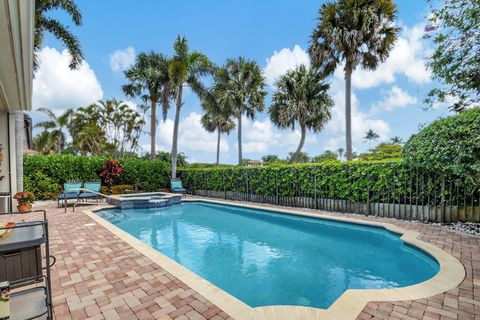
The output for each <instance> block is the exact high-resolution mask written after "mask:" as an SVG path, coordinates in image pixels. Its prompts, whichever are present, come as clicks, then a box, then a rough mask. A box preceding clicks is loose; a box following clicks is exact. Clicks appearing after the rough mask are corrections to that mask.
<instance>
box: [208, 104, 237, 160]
mask: <svg viewBox="0 0 480 320" xmlns="http://www.w3.org/2000/svg"><path fill="white" fill-rule="evenodd" d="M202 107H203V109H204V110H205V113H204V115H203V116H202V126H203V127H204V128H205V130H207V131H208V132H215V131H217V162H216V164H217V165H218V164H219V162H220V135H221V134H222V133H226V134H229V133H230V132H231V131H232V130H233V128H235V123H234V122H233V121H232V119H230V116H231V114H230V110H228V109H227V108H226V107H222V105H220V104H219V103H218V101H217V100H216V99H215V97H213V96H212V97H210V98H205V99H204V101H203V102H202ZM226 109H227V110H226Z"/></svg>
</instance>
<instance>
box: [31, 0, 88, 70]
mask: <svg viewBox="0 0 480 320" xmlns="http://www.w3.org/2000/svg"><path fill="white" fill-rule="evenodd" d="M59 9H61V10H63V11H65V13H67V15H69V16H70V18H71V19H72V21H73V23H74V24H75V26H77V27H78V26H80V25H82V14H81V13H80V10H79V9H78V7H77V5H76V4H75V2H74V1H73V0H35V30H34V40H33V46H34V51H35V56H34V59H33V68H34V70H37V69H38V67H39V61H38V57H37V52H38V51H39V50H40V48H41V47H42V44H43V40H44V39H45V33H46V32H50V33H52V34H53V36H54V37H55V38H57V39H58V40H59V41H60V42H61V43H62V44H63V45H64V46H65V47H66V48H67V50H68V53H69V54H70V59H71V60H70V65H69V67H70V69H76V68H77V67H78V66H79V65H80V64H81V63H82V60H83V52H82V49H81V46H80V42H79V41H78V39H77V37H75V36H74V35H73V34H72V33H71V32H70V30H68V27H66V26H64V25H63V24H61V23H60V22H59V21H58V20H55V19H53V18H51V17H48V16H47V13H48V12H49V11H54V10H59Z"/></svg>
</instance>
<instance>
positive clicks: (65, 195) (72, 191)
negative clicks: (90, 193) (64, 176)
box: [57, 182, 82, 208]
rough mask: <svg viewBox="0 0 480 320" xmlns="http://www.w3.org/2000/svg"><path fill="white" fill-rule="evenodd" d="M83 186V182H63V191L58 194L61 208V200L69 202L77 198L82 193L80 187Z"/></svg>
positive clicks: (65, 202) (58, 203)
mask: <svg viewBox="0 0 480 320" xmlns="http://www.w3.org/2000/svg"><path fill="white" fill-rule="evenodd" d="M81 188H82V183H81V182H65V183H64V184H63V192H62V193H60V194H59V195H58V198H57V206H58V207H59V208H60V201H62V202H64V205H65V204H68V200H69V199H77V201H78V196H79V195H80V189H81Z"/></svg>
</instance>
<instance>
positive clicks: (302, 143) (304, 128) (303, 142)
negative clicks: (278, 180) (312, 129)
mask: <svg viewBox="0 0 480 320" xmlns="http://www.w3.org/2000/svg"><path fill="white" fill-rule="evenodd" d="M300 129H301V134H302V136H301V138H300V143H299V144H298V148H297V151H295V153H294V154H292V157H291V158H290V160H289V161H288V162H289V163H292V162H293V160H295V158H296V157H297V156H298V154H299V153H300V151H302V149H303V145H304V144H305V137H306V135H307V128H306V127H305V126H304V125H300Z"/></svg>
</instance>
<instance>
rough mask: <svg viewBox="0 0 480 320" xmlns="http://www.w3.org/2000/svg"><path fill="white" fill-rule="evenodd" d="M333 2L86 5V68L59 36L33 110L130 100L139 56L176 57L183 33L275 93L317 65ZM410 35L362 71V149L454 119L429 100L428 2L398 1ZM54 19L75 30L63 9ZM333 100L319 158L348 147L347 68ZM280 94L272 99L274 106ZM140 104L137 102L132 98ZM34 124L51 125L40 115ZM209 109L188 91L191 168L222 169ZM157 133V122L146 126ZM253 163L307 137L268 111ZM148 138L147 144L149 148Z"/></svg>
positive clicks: (254, 142)
mask: <svg viewBox="0 0 480 320" xmlns="http://www.w3.org/2000/svg"><path fill="white" fill-rule="evenodd" d="M322 2H323V1H319V0H317V1H312V0H302V1H291V0H290V1H288V0H280V1H278V0H275V1H273V0H268V1H267V0H264V1H254V0H242V1H221V0H203V1H195V0H182V1H153V0H150V1H126V0H122V1H118V0H116V1H113V0H111V1H87V0H79V1H77V3H78V6H79V7H80V10H81V12H82V14H83V26H81V27H80V28H76V27H73V26H72V27H71V28H72V30H73V32H74V33H75V34H76V35H77V36H78V38H79V40H80V42H81V44H82V47H83V50H84V53H85V63H84V65H83V66H82V67H81V68H80V69H79V70H77V71H70V70H68V68H67V63H68V55H67V54H66V52H64V51H63V49H64V48H63V47H62V46H61V45H60V44H59V43H58V42H57V41H56V40H55V39H53V38H52V37H50V36H49V37H47V39H46V41H45V43H44V48H43V49H42V50H41V52H40V59H41V67H40V71H39V72H38V73H37V75H36V78H35V80H34V105H33V109H36V108H37V107H40V106H47V107H50V108H52V109H54V110H55V111H56V112H61V111H62V110H65V109H66V108H68V107H74V108H76V107H80V106H85V105H88V104H89V103H92V102H94V101H95V100H98V99H107V98H110V97H116V98H119V99H126V98H125V97H124V96H123V94H122V92H121V90H120V88H121V85H122V84H124V83H125V79H124V76H123V72H122V71H123V70H124V69H125V68H126V67H128V65H129V64H130V63H132V61H133V59H134V56H135V54H136V53H138V52H141V51H150V50H155V51H158V52H162V53H165V54H171V52H172V43H173V41H174V39H175V37H176V36H177V34H181V35H185V36H186V37H187V38H188V40H189V45H190V48H191V49H194V50H199V51H201V52H203V53H205V54H206V55H207V56H208V57H210V58H211V59H212V60H213V61H214V62H215V63H217V64H223V62H224V61H225V59H227V58H229V57H237V56H245V57H247V58H249V59H254V60H256V61H257V62H258V63H259V64H260V66H261V67H262V68H263V69H264V74H265V77H266V78H267V82H268V83H269V87H268V91H269V92H270V93H271V92H272V90H273V89H274V88H273V87H272V83H273V81H274V80H275V79H276V77H278V76H279V75H281V74H282V73H283V72H285V71H286V70H288V69H289V68H291V67H294V66H295V65H297V64H299V63H308V56H307V55H306V54H305V52H304V50H306V48H307V46H308V41H309V37H310V34H311V32H312V30H313V28H314V26H315V23H316V16H317V13H318V9H319V8H320V5H321V3H322ZM397 4H398V8H399V16H398V19H397V24H398V25H399V26H400V27H401V29H402V31H401V32H400V37H399V40H398V42H397V45H396V47H395V48H394V49H393V51H392V53H391V56H390V58H389V59H388V60H387V61H386V62H385V63H384V64H383V65H382V66H380V68H379V69H378V70H377V71H375V72H366V71H363V70H357V71H356V72H355V73H354V78H353V109H354V110H353V124H352V126H353V133H354V139H353V140H354V149H355V150H357V151H363V150H365V149H366V148H367V146H368V144H367V143H365V142H363V140H362V136H363V133H364V132H365V131H366V130H368V129H373V130H375V131H377V132H378V133H379V134H380V136H381V140H387V139H389V138H390V137H393V136H400V137H402V138H404V139H405V140H406V139H408V137H409V136H410V135H411V134H413V133H415V132H416V131H418V128H419V126H420V125H423V124H425V123H429V122H431V121H432V120H434V119H436V118H437V117H439V116H444V115H446V114H447V111H446V109H445V108H442V107H439V108H438V109H435V110H429V111H423V110H422V108H421V107H422V101H423V98H424V96H425V94H426V92H428V90H429V89H430V88H432V87H433V86H435V82H433V81H432V80H431V79H430V75H429V72H428V71H426V70H425V66H424V62H423V58H424V57H425V56H426V55H428V53H429V50H430V45H429V43H427V42H426V41H425V40H423V38H422V32H423V27H424V20H425V18H424V17H425V15H427V13H428V4H427V2H426V1H410V0H402V1H397ZM52 16H55V17H57V18H59V19H60V20H62V21H64V22H65V23H66V24H68V25H71V23H70V22H69V20H68V18H67V17H66V16H65V15H64V14H63V13H62V12H53V13H52ZM329 80H330V82H331V89H330V94H331V95H332V97H333V99H334V101H335V108H334V111H333V117H332V120H331V121H330V122H329V123H328V124H327V126H326V128H325V130H324V131H322V132H321V133H318V134H313V133H309V134H308V137H307V142H306V145H305V149H304V151H306V152H308V153H309V154H310V155H317V154H320V153H322V152H323V151H325V150H326V149H331V150H336V149H337V148H339V147H344V139H345V138H344V119H343V112H344V111H343V110H344V101H343V96H344V89H343V87H344V81H343V75H342V70H341V68H339V69H338V70H337V72H336V73H335V75H333V76H332V77H331V78H330V79H329ZM269 101H270V97H267V103H266V106H267V107H268V104H269ZM129 103H130V104H131V105H132V107H134V106H135V101H129ZM173 112H174V110H173V108H172V110H171V112H170V114H169V119H168V120H167V121H166V122H165V123H164V122H160V123H159V130H158V131H159V132H158V134H157V141H158V146H159V148H160V149H163V150H169V149H170V143H171V142H170V141H171V134H172V133H171V132H172V128H173V122H172V119H173V116H174V114H173ZM32 115H33V118H34V121H35V120H39V119H41V118H42V116H41V115H39V114H37V113H35V112H32ZM200 115H201V108H200V104H199V101H198V99H197V98H196V97H195V96H194V95H193V94H192V93H191V92H188V91H187V92H186V93H185V105H184V108H183V111H182V117H181V119H182V120H181V126H180V131H181V132H180V139H179V150H180V151H183V152H185V153H186V154H187V156H188V157H189V160H190V161H191V162H213V161H214V159H215V147H216V145H215V142H216V138H215V136H214V135H211V134H208V133H206V132H205V131H204V130H202V128H201V126H200V125H199V121H198V120H199V118H200ZM145 130H146V131H148V130H149V125H147V126H146V127H145ZM243 132H244V135H243V140H244V142H245V145H244V157H245V158H250V159H257V158H260V157H261V156H262V155H265V154H277V155H279V156H281V157H285V156H286V155H287V154H288V152H290V151H294V150H295V148H296V145H297V143H298V141H299V138H300V137H299V133H298V132H292V131H291V130H279V129H277V128H275V127H274V126H273V125H272V124H271V123H270V121H269V120H268V115H267V113H266V112H264V113H262V114H258V116H257V118H256V119H255V120H254V121H252V120H249V121H246V122H244V127H243ZM148 143H149V137H148V135H146V134H145V135H144V136H143V137H142V141H141V144H142V145H144V146H145V148H146V149H148V148H147V146H148ZM236 159H237V146H236V131H234V132H232V133H231V134H230V136H224V137H223V138H222V154H221V161H222V162H224V163H235V161H236Z"/></svg>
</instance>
